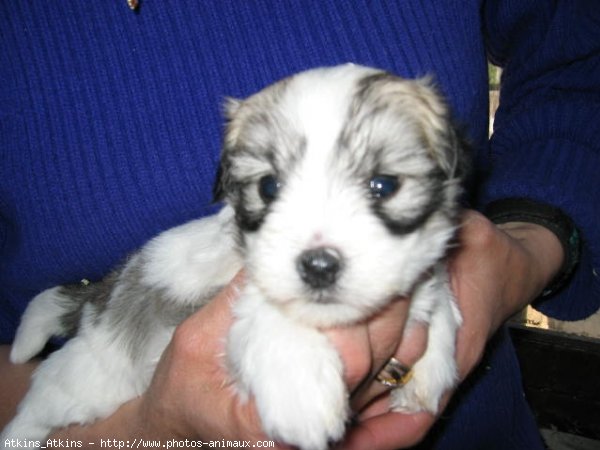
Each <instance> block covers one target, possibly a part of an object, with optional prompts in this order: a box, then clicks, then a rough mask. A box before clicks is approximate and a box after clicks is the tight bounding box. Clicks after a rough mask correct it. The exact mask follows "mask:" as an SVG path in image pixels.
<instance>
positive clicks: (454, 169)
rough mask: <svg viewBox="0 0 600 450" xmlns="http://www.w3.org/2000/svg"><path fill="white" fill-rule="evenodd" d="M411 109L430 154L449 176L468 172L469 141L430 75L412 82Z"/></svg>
mask: <svg viewBox="0 0 600 450" xmlns="http://www.w3.org/2000/svg"><path fill="white" fill-rule="evenodd" d="M412 83H414V87H415V91H414V92H415V94H416V95H415V97H414V102H415V105H414V106H415V108H414V111H415V112H416V113H417V116H418V118H419V120H420V122H421V125H422V135H423V137H424V139H425V141H426V144H427V145H428V147H429V150H430V152H431V153H430V154H431V156H432V157H433V159H434V160H435V161H436V162H437V163H438V165H439V167H440V168H441V169H442V170H443V172H444V173H445V174H446V175H447V177H448V178H449V179H453V178H464V177H465V176H466V172H467V171H468V167H467V166H468V163H467V160H468V155H467V153H468V144H467V141H466V139H465V137H464V132H463V131H462V130H461V129H460V128H459V127H458V125H457V123H456V122H455V120H454V119H453V118H452V114H451V111H450V108H449V106H448V105H447V103H446V102H445V100H444V97H443V96H442V95H441V93H440V92H439V89H438V88H437V87H436V86H435V83H434V80H433V77H429V76H428V77H424V78H420V79H418V80H415V81H413V82H412Z"/></svg>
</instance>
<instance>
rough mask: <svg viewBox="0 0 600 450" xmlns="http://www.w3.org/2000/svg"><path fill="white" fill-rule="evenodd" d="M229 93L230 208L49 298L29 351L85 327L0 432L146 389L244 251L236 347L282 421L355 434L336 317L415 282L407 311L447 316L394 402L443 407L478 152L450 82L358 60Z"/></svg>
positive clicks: (268, 412) (239, 383)
mask: <svg viewBox="0 0 600 450" xmlns="http://www.w3.org/2000/svg"><path fill="white" fill-rule="evenodd" d="M227 110H228V111H227V116H228V123H227V130H226V135H225V146H224V150H223V155H222V173H221V185H220V187H221V194H222V196H223V198H224V199H225V201H226V206H225V207H224V208H223V209H222V211H221V212H220V213H219V214H217V215H215V216H213V217H209V218H205V219H201V220H197V221H193V222H190V223H187V224H185V225H181V226H179V227H176V228H174V229H171V230H168V231H166V232H164V233H163V234H161V235H159V236H158V237H156V238H155V239H153V240H152V241H150V242H149V243H148V244H147V245H146V246H145V247H143V248H142V249H141V250H140V251H139V252H138V253H136V254H134V255H133V256H132V257H131V258H130V259H129V260H128V262H127V263H126V264H125V265H124V266H123V267H122V268H120V269H119V270H116V271H115V272H114V273H112V274H110V275H109V276H108V277H107V278H106V279H105V280H103V281H102V282H100V283H97V284H92V285H90V286H83V285H82V286H63V287H57V288H52V289H49V290H47V291H45V292H42V293H41V294H39V295H38V296H37V297H36V298H34V299H33V301H32V302H31V304H30V306H29V307H28V309H27V311H26V312H25V315H24V317H23V320H22V323H21V325H20V327H19V330H18V332H17V337H16V339H15V342H14V345H13V348H12V353H11V358H12V361H13V362H16V363H19V362H24V361H27V360H28V359H30V358H31V357H33V356H34V355H35V354H36V353H37V352H39V350H40V349H41V348H42V347H43V345H44V344H45V342H46V341H47V339H48V338H49V337H50V336H51V335H71V334H74V335H75V336H74V337H73V338H72V339H71V340H69V341H68V343H67V344H66V345H65V346H64V347H63V348H62V349H61V350H59V351H57V352H55V353H53V354H52V355H50V357H48V359H47V360H46V361H44V362H43V363H42V364H41V365H40V367H39V369H38V370H37V371H36V373H35V375H34V378H33V383H32V386H31V388H30V390H29V392H28V393H27V396H26V397H25V399H24V400H23V401H22V403H21V404H20V406H19V412H18V414H17V416H16V417H15V418H14V419H13V421H12V422H11V423H10V424H9V425H8V427H7V428H6V429H5V430H4V431H3V433H2V438H1V442H0V445H3V443H4V441H5V439H8V438H21V439H28V440H40V441H42V440H43V439H44V438H45V437H46V436H47V435H48V434H49V433H50V432H51V430H53V429H55V428H58V427H63V426H66V425H68V424H71V423H89V422H91V421H94V420H96V419H98V418H102V417H105V416H107V415H109V414H110V413H112V412H113V411H115V410H116V408H117V407H118V406H119V405H121V404H122V403H124V402H125V401H127V400H128V399H130V398H132V397H134V396H137V395H140V394H142V393H143V392H144V390H145V389H146V388H147V387H148V385H149V382H150V380H151V377H152V374H153V371H154V369H155V366H156V364H157V362H158V359H159V357H160V355H161V353H162V351H163V350H164V348H165V346H166V345H167V343H168V342H169V340H170V338H171V336H172V333H173V331H174V329H175V327H176V326H177V325H178V324H179V323H180V322H181V321H182V320H183V319H184V318H185V317H187V316H188V315H189V314H191V313H192V312H193V311H194V310H196V309H197V308H199V307H201V306H202V305H203V304H205V303H206V301H208V300H209V299H210V298H211V296H212V295H213V294H214V293H215V292H216V289H218V287H220V286H223V285H224V284H226V283H227V282H228V281H229V280H230V279H231V278H232V277H233V275H234V274H235V273H236V272H237V271H238V270H239V269H240V268H241V267H242V266H244V267H245V268H246V270H247V284H246V286H245V288H244V290H243V292H242V293H241V296H240V298H239V299H238V301H236V303H235V305H234V314H235V323H234V325H233V326H232V328H231V330H230V333H229V336H228V341H227V355H226V364H227V367H228V369H229V372H230V374H231V377H232V380H233V385H234V386H235V389H236V391H237V392H238V394H239V395H240V398H241V401H243V400H244V399H245V398H248V397H249V396H252V397H253V398H254V399H255V401H256V405H257V408H258V411H259V414H260V418H261V421H262V425H263V427H264V429H265V431H266V432H267V433H268V434H269V435H270V436H271V437H273V438H274V439H278V440H281V441H284V442H286V443H288V444H292V445H296V446H299V447H301V448H304V449H323V448H326V447H327V445H328V443H330V442H332V441H336V440H339V439H340V438H341V437H342V436H343V434H344V432H345V427H346V424H347V421H348V418H349V414H350V411H349V407H348V397H349V393H348V392H347V389H346V387H345V385H344V382H343V378H342V374H343V365H342V361H341V360H340V357H339V355H338V354H337V352H336V351H335V349H334V348H333V346H332V345H331V344H330V342H329V341H328V340H327V338H326V337H325V336H324V335H323V334H322V333H321V331H320V329H321V328H322V327H326V326H332V325H340V324H349V323H353V322H356V321H359V320H363V319H365V318H367V317H369V316H370V315H372V314H373V313H375V312H376V311H378V310H380V309H381V308H383V307H384V306H385V305H386V304H388V303H389V302H390V301H398V300H394V299H395V298H397V297H398V296H410V297H411V299H412V300H411V307H410V316H409V324H408V326H410V324H411V323H414V322H415V321H421V322H427V323H429V324H430V328H429V341H428V347H427V351H426V353H425V355H424V356H423V357H422V358H421V360H420V361H419V362H418V363H417V364H416V365H415V367H414V376H413V378H412V379H411V381H410V382H408V384H407V385H406V386H404V387H403V388H401V389H397V390H395V391H394V392H393V393H392V402H391V405H392V408H393V409H395V410H402V411H409V412H411V411H420V410H428V411H436V410H437V408H438V402H439V399H440V397H441V395H442V394H443V392H444V391H446V390H447V389H448V388H450V387H451V386H452V385H453V384H454V382H455V379H456V368H455V363H454V341H455V333H456V329H457V327H458V326H459V324H460V320H461V319H460V315H459V312H458V310H457V308H456V306H455V304H454V301H453V298H452V294H451V292H450V289H449V285H448V280H447V275H446V271H445V266H444V263H443V258H444V256H445V254H446V251H447V247H448V243H449V242H450V240H451V239H452V237H453V235H454V232H455V228H456V221H457V213H458V207H457V196H458V195H459V192H460V187H459V185H460V176H461V162H462V160H463V155H462V150H463V149H462V145H461V144H460V140H459V139H458V138H457V135H456V133H455V130H454V128H453V127H452V124H451V122H450V120H449V114H448V111H447V107H446V105H445V104H444V102H443V101H442V100H441V98H440V96H439V95H438V94H437V93H436V91H435V89H434V88H432V87H431V86H430V83H429V82H428V81H427V80H416V81H415V80H405V79H401V78H398V77H395V76H393V75H390V74H387V73H384V72H381V71H379V70H375V69H371V68H366V67H361V66H355V65H351V64H349V65H343V66H337V67H332V68H320V69H314V70H310V71H307V72H303V73H301V74H298V75H295V76H293V77H290V78H288V79H285V80H283V81H280V82H278V83H275V84H274V85H272V86H269V87H267V88H266V89H264V90H263V91H261V92H259V93H258V94H255V95H254V96H252V97H250V98H248V99H246V100H243V101H237V100H231V101H230V102H229V103H228V107H227ZM315 249H316V251H317V256H316V257H312V256H311V255H312V253H310V252H311V251H313V250H315ZM321 250H323V251H321ZM307 255H308V256H307ZM331 255H333V256H331ZM307 272H308V273H307ZM400 301H405V300H400Z"/></svg>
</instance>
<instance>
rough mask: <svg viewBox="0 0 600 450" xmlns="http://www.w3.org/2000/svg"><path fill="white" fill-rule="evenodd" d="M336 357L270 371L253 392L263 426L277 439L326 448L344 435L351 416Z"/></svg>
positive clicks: (307, 447) (312, 448) (314, 448)
mask: <svg viewBox="0 0 600 450" xmlns="http://www.w3.org/2000/svg"><path fill="white" fill-rule="evenodd" d="M334 356H335V359H336V360H335V361H332V360H331V359H330V358H325V359H323V358H315V359H314V360H313V361H312V362H311V361H306V362H308V363H309V366H310V367H289V368H288V372H287V373H286V372H279V373H271V375H270V376H269V377H268V378H269V379H265V380H263V383H261V388H259V389H257V390H255V391H254V396H255V400H256V404H257V407H258V410H259V414H260V417H261V420H262V424H263V428H264V429H265V431H266V432H267V433H268V434H269V435H270V436H272V437H273V438H274V439H277V440H280V441H282V442H285V443H287V444H290V445H293V446H296V447H299V448H301V449H303V450H324V449H326V448H328V446H329V444H331V443H332V442H335V441H338V440H340V439H341V438H342V436H343V435H344V432H345V427H346V421H347V419H348V416H349V408H348V394H347V391H346V387H345V385H344V382H343V379H342V371H341V364H340V363H339V360H338V358H337V355H334Z"/></svg>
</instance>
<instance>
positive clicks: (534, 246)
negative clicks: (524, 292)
mask: <svg viewBox="0 0 600 450" xmlns="http://www.w3.org/2000/svg"><path fill="white" fill-rule="evenodd" d="M497 227H498V228H499V229H500V230H502V231H503V232H504V233H506V234H507V235H508V236H509V237H510V238H512V239H513V240H514V241H515V242H517V243H518V244H519V246H520V247H521V249H522V251H523V252H524V253H525V254H526V256H527V261H528V265H529V267H528V269H529V276H530V277H531V281H532V295H531V297H532V298H531V300H533V298H535V297H538V296H539V295H541V294H543V292H544V290H545V289H546V288H547V287H548V286H550V285H551V284H552V282H553V280H554V279H555V278H556V277H557V275H558V274H559V273H560V271H561V268H562V267H563V264H564V258H565V255H564V250H563V246H562V245H561V243H560V241H559V239H558V238H557V237H556V235H555V234H554V233H553V232H552V231H550V230H548V229H547V228H545V227H544V226H542V225H538V224H535V223H528V222H506V223H502V224H498V225H497Z"/></svg>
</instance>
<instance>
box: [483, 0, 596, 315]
mask: <svg viewBox="0 0 600 450" xmlns="http://www.w3.org/2000/svg"><path fill="white" fill-rule="evenodd" d="M484 21H485V33H486V39H487V51H488V55H489V58H490V60H491V61H492V62H493V63H495V64H497V65H499V66H501V67H502V68H503V75H502V83H501V95H500V98H501V100H500V106H499V110H498V112H497V114H496V117H495V121H494V133H493V135H492V138H491V141H490V146H489V150H488V152H487V153H486V154H485V155H482V158H481V159H482V161H481V162H482V166H483V167H484V168H485V169H484V170H483V171H482V182H481V183H480V192H479V202H480V206H482V207H484V206H485V205H486V204H489V203H490V202H492V201H494V200H498V199H503V198H511V197H524V198H529V199H532V200H535V201H539V202H543V203H546V204H551V205H553V206H556V207H558V208H560V209H561V210H562V211H563V212H564V213H566V214H567V215H569V216H570V217H571V218H572V219H573V221H574V222H575V224H576V226H577V227H578V229H579V232H580V235H581V237H582V242H583V247H582V254H581V259H580V262H579V265H578V268H577V269H576V271H575V273H574V275H573V277H572V278H571V280H570V282H569V284H568V285H567V286H565V287H564V289H562V290H561V291H559V292H557V294H556V295H553V296H551V297H549V298H547V299H543V300H540V301H538V302H536V303H535V304H534V306H536V307H537V308H538V309H540V310H541V311H543V312H544V313H546V314H548V315H551V316H554V317H557V318H560V319H563V320H577V319H582V318H585V317H586V316H588V315H589V314H591V313H593V312H595V311H596V310H598V308H599V307H600V277H599V274H600V213H599V210H598V208H599V207H600V188H599V187H600V186H599V184H600V183H599V182H600V144H599V142H600V141H599V139H598V136H600V8H598V6H597V5H596V4H595V2H590V1H586V0H581V1H579V0H569V1H560V0H559V1H554V2H550V1H547V0H539V1H528V2H522V1H520V0H514V1H488V2H487V3H486V4H485V8H484Z"/></svg>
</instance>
